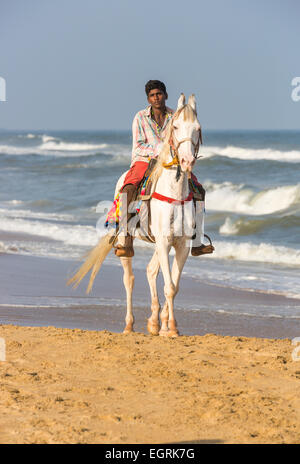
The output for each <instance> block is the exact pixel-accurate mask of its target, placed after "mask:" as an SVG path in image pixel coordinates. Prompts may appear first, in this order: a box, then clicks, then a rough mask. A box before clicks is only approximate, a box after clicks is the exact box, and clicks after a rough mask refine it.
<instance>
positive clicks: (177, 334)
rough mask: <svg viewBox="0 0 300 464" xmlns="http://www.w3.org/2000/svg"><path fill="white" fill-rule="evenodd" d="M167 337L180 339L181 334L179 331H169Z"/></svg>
mask: <svg viewBox="0 0 300 464" xmlns="http://www.w3.org/2000/svg"><path fill="white" fill-rule="evenodd" d="M167 336H168V337H170V338H176V337H179V332H178V330H168V332H167Z"/></svg>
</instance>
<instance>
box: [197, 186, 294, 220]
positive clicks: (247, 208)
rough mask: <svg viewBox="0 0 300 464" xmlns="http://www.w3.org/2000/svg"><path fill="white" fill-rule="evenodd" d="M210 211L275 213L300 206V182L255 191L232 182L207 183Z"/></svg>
mask: <svg viewBox="0 0 300 464" xmlns="http://www.w3.org/2000/svg"><path fill="white" fill-rule="evenodd" d="M205 188H206V189H207V197H206V208H207V210H208V211H210V210H211V211H228V212H229V211H230V212H234V213H242V214H248V215H254V216H255V215H265V214H273V213H275V212H279V211H285V210H287V209H290V208H292V207H294V209H295V210H298V209H299V208H300V184H298V185H286V186H282V187H275V188H270V189H266V190H262V191H260V192H255V191H253V190H252V189H250V188H247V187H245V186H244V185H236V184H232V183H231V182H224V183H222V184H214V183H210V182H207V183H205Z"/></svg>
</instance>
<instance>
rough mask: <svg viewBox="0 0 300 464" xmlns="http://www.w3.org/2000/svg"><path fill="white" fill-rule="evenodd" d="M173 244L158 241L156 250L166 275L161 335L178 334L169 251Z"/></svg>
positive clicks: (164, 275)
mask: <svg viewBox="0 0 300 464" xmlns="http://www.w3.org/2000/svg"><path fill="white" fill-rule="evenodd" d="M170 248H171V246H170V245H168V244H166V243H164V242H163V241H162V242H160V243H159V242H157V243H156V252H157V256H158V259H159V264H160V267H161V270H162V273H163V277H164V284H165V285H164V294H165V298H166V303H165V305H164V309H163V311H162V313H161V315H160V318H161V329H160V332H159V335H167V336H173V337H175V336H177V335H178V330H177V328H176V321H175V318H174V296H175V285H174V283H173V280H172V275H171V270H170V262H169V252H170Z"/></svg>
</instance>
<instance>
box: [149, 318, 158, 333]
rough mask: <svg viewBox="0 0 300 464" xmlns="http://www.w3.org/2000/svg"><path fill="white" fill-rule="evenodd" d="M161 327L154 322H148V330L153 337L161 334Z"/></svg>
mask: <svg viewBox="0 0 300 464" xmlns="http://www.w3.org/2000/svg"><path fill="white" fill-rule="evenodd" d="M159 329H160V325H159V324H153V323H152V322H149V321H148V324H147V330H148V332H149V333H150V334H151V335H158V334H159Z"/></svg>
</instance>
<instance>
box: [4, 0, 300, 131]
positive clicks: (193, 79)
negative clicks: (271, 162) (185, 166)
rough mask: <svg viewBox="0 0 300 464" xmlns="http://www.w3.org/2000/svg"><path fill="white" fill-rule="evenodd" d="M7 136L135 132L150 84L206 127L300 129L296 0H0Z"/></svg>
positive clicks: (299, 36)
mask: <svg viewBox="0 0 300 464" xmlns="http://www.w3.org/2000/svg"><path fill="white" fill-rule="evenodd" d="M0 4H1V7H0V10H1V16H0V76H2V77H4V78H5V80H6V87H7V101H6V102H0V127H2V128H7V129H24V130H30V129H32V130H34V129H45V130H46V129H48V130H54V129H93V130H95V129H96V130H101V129H130V127H131V122H132V118H133V116H134V114H135V113H136V112H137V111H138V110H140V109H142V108H143V107H145V106H146V104H147V103H146V98H145V94H144V85H145V82H146V81H147V80H148V79H160V80H163V81H164V82H165V83H166V85H167V89H168V93H169V100H168V104H169V106H171V107H174V106H175V105H176V102H177V99H178V97H179V94H180V92H184V93H185V94H186V95H189V94H190V93H195V95H196V99H197V104H198V114H199V120H200V122H201V124H202V126H203V127H204V128H206V129H298V128H299V123H300V102H298V103H295V102H293V101H292V99H291V92H292V86H291V81H292V79H293V77H295V76H300V59H299V58H300V57H299V55H300V50H299V43H300V28H299V23H298V21H299V17H300V2H299V1H298V0H210V1H209V2H207V1H203V0H185V1H184V2H183V1H182V0H181V1H178V0H164V1H162V0H160V1H157V0H151V1H145V0H114V1H112V2H108V1H103V0H80V1H79V0H43V1H40V0H26V1H25V0H0Z"/></svg>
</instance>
